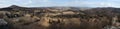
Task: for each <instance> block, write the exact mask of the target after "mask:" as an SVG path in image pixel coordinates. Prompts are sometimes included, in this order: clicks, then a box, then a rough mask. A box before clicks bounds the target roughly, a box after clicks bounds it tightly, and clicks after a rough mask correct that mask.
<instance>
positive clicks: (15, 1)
mask: <svg viewBox="0 0 120 29" xmlns="http://www.w3.org/2000/svg"><path fill="white" fill-rule="evenodd" d="M119 2H120V0H0V8H3V7H9V6H11V5H17V6H23V7H55V6H65V7H117V8H120V4H119Z"/></svg>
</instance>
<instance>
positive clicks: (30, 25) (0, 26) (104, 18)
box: [0, 5, 120, 29]
mask: <svg viewBox="0 0 120 29" xmlns="http://www.w3.org/2000/svg"><path fill="white" fill-rule="evenodd" d="M119 11H120V8H91V9H86V10H81V9H78V8H74V7H68V8H60V7H58V8H54V7H43V8H27V7H18V6H14V5H13V6H11V7H7V8H1V9H0V29H112V28H113V29H115V28H116V29H119V26H120V20H119V19H120V12H119ZM113 26H114V27H113Z"/></svg>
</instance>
